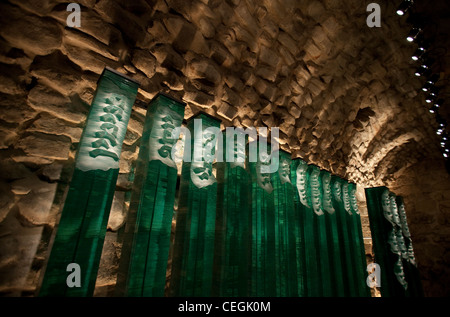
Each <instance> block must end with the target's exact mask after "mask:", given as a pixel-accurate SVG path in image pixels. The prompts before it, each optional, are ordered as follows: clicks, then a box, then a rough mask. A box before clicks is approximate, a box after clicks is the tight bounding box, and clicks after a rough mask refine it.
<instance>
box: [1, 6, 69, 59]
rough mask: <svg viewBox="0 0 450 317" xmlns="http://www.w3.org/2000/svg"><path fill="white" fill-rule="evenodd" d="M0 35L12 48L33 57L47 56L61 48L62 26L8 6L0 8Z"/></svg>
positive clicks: (48, 19) (51, 20)
mask: <svg viewBox="0 0 450 317" xmlns="http://www.w3.org/2000/svg"><path fill="white" fill-rule="evenodd" d="M0 11H1V12H7V14H3V15H2V21H0V35H1V36H2V37H3V38H4V39H5V40H6V41H8V42H9V43H10V44H11V45H13V46H14V47H17V48H20V49H22V50H23V51H25V52H29V53H30V54H35V55H47V54H49V53H51V52H53V51H54V50H56V49H57V48H59V47H60V46H61V38H62V26H61V25H60V24H59V23H58V22H56V21H55V20H53V19H50V18H41V17H38V16H36V15H33V14H28V13H27V12H26V11H25V10H21V9H19V8H17V7H13V6H10V5H8V4H4V3H3V4H2V5H1V6H0Z"/></svg>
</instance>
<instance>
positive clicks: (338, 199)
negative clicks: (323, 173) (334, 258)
mask: <svg viewBox="0 0 450 317" xmlns="http://www.w3.org/2000/svg"><path fill="white" fill-rule="evenodd" d="M345 183H347V182H346V181H344V180H343V179H341V178H340V177H338V176H336V175H332V176H331V190H332V196H333V207H334V210H335V213H336V221H337V226H338V236H339V243H340V250H341V263H342V267H343V271H342V276H343V279H344V281H345V283H344V296H346V297H349V296H350V297H354V296H357V294H358V293H357V288H356V283H357V281H356V278H355V274H354V263H353V260H352V259H353V250H352V242H353V241H352V239H351V234H350V230H351V228H350V227H349V226H348V223H347V218H348V216H349V214H348V213H349V212H351V211H350V200H349V197H348V195H344V194H343V193H344V191H343V185H344V184H345Z"/></svg>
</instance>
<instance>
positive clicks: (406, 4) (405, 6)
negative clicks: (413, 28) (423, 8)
mask: <svg viewBox="0 0 450 317" xmlns="http://www.w3.org/2000/svg"><path fill="white" fill-rule="evenodd" d="M413 4H414V1H413V0H403V1H402V3H400V5H399V6H398V8H397V14H398V15H400V16H402V15H404V14H405V13H406V12H407V11H408V10H409V8H411V7H412V5H413Z"/></svg>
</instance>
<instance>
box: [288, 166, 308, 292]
mask: <svg viewBox="0 0 450 317" xmlns="http://www.w3.org/2000/svg"><path fill="white" fill-rule="evenodd" d="M302 166H305V169H304V170H303V169H302ZM306 170H307V165H306V163H305V162H304V161H302V160H301V159H294V160H292V163H291V183H292V185H293V187H294V188H293V190H294V192H293V195H292V198H293V203H294V218H293V229H292V230H293V232H294V236H295V252H296V261H297V280H296V282H297V288H298V296H300V297H305V296H307V293H308V288H307V279H308V278H310V276H308V275H307V271H306V255H305V250H306V245H305V219H304V218H305V215H306V212H305V210H304V209H305V208H308V209H309V207H307V206H305V205H303V203H302V201H303V202H304V203H306V199H307V197H306V184H307V180H306V179H305V178H306V176H307V175H306V174H307V173H306ZM308 206H309V205H308Z"/></svg>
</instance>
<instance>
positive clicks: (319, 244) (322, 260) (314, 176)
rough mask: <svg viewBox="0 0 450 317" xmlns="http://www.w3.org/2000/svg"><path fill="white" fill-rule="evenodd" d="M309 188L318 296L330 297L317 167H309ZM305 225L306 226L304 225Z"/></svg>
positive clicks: (330, 289)
mask: <svg viewBox="0 0 450 317" xmlns="http://www.w3.org/2000/svg"><path fill="white" fill-rule="evenodd" d="M309 169H310V175H309V187H310V195H311V205H312V210H313V212H314V214H313V222H312V223H313V226H314V228H313V230H314V240H315V245H316V248H317V255H318V265H319V270H320V280H321V290H320V296H324V297H329V296H332V295H333V293H332V285H331V272H330V267H331V262H330V257H329V253H328V251H329V250H328V238H327V235H328V232H327V226H326V220H325V213H324V210H323V208H322V206H323V203H322V182H321V179H320V169H319V167H318V166H315V165H310V167H309ZM305 225H308V223H306V224H305Z"/></svg>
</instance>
